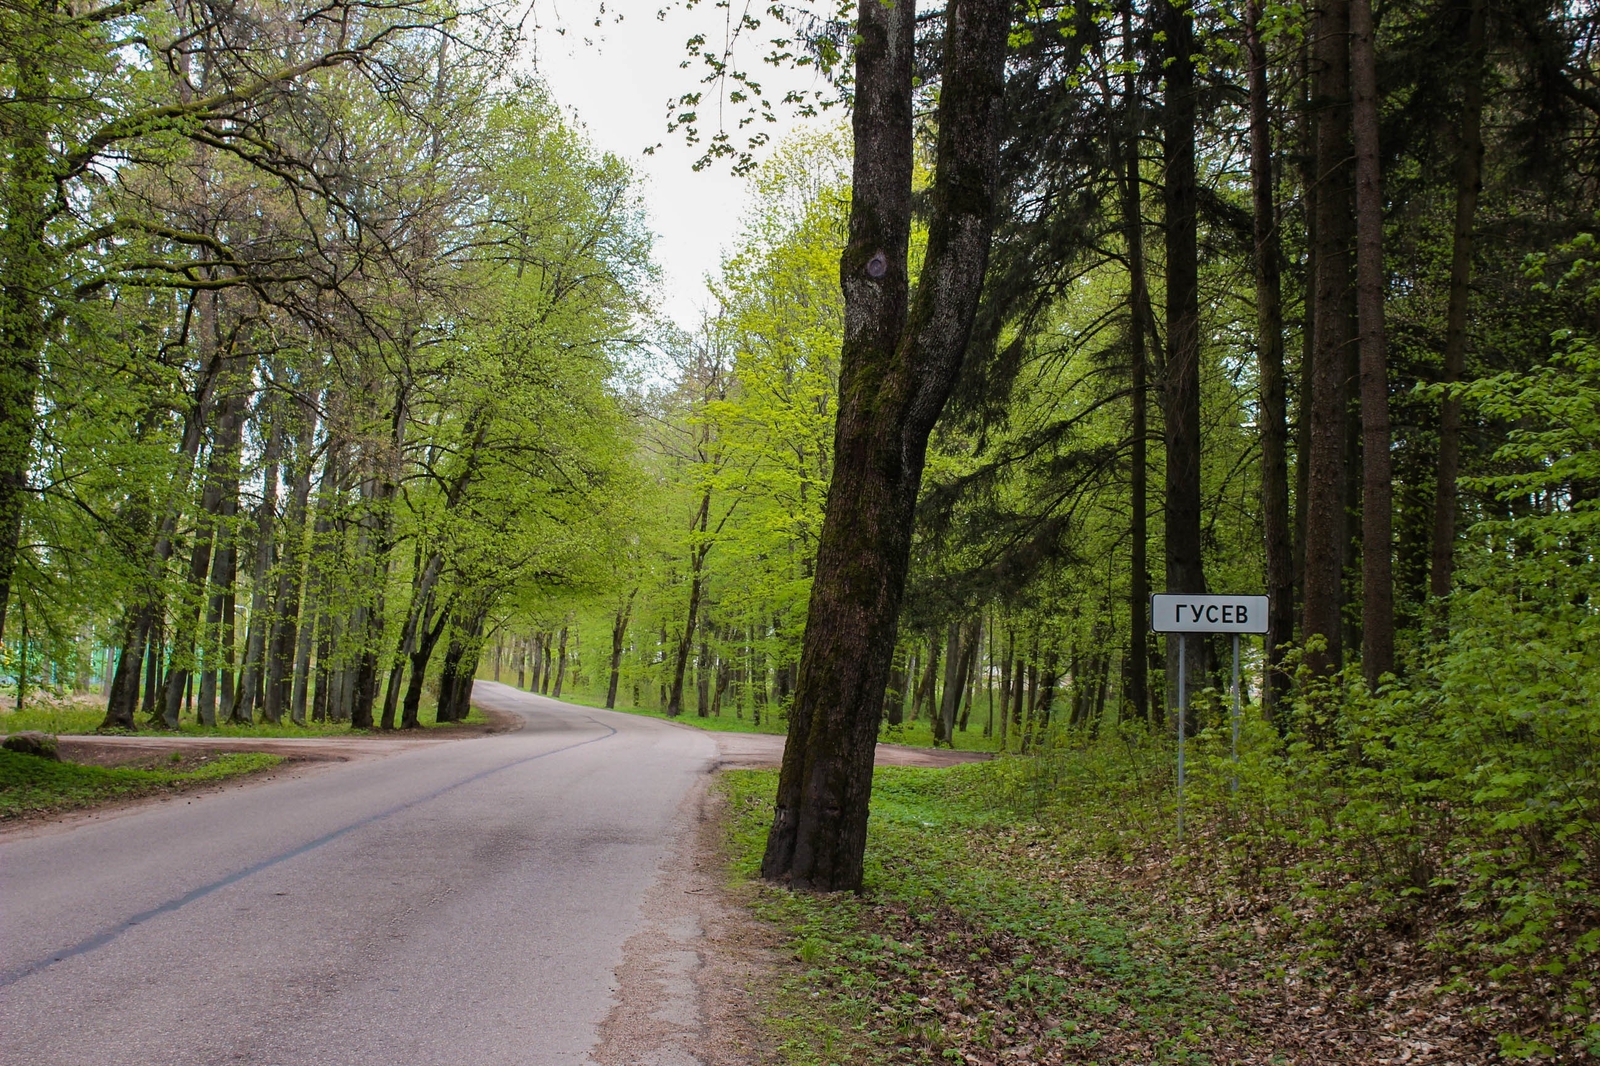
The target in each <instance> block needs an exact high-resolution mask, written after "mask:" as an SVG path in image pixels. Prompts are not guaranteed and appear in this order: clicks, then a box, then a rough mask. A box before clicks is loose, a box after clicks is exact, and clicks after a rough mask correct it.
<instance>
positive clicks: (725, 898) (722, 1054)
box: [590, 774, 782, 1066]
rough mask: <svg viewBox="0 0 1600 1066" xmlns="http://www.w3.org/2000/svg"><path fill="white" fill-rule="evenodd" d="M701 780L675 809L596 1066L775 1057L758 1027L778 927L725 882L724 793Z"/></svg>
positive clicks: (715, 1064)
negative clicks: (671, 839) (670, 840)
mask: <svg viewBox="0 0 1600 1066" xmlns="http://www.w3.org/2000/svg"><path fill="white" fill-rule="evenodd" d="M715 780H716V779H715V777H714V775H711V774H706V775H703V776H702V777H700V778H699V780H698V781H697V782H696V783H695V785H694V787H693V788H692V789H691V790H690V792H689V795H688V796H686V797H685V799H684V802H683V804H682V806H681V807H680V808H679V812H678V827H679V831H678V832H677V833H676V843H675V844H674V845H673V847H672V848H671V850H670V851H669V852H668V854H667V856H666V858H665V859H664V860H663V862H662V867H661V872H660V875H659V876H658V878H657V880H656V882H655V885H654V886H653V887H652V889H651V890H650V892H649V893H648V894H647V895H646V897H645V899H644V901H643V904H642V918H643V921H644V926H643V928H641V929H640V931H639V932H638V933H636V934H634V936H632V937H631V938H629V940H628V942H627V944H626V945H625V946H624V948H623V962H622V965H621V966H619V967H618V968H617V972H616V978H617V988H616V992H615V1006H614V1007H613V1008H612V1010H611V1013H610V1015H609V1016H608V1017H607V1018H606V1020H605V1022H604V1023H603V1024H602V1026H601V1029H600V1042H599V1044H598V1046H597V1047H596V1048H595V1050H594V1051H593V1052H592V1053H591V1059H590V1061H591V1063H592V1064H593V1066H749V1064H753V1063H764V1062H769V1061H772V1060H773V1058H774V1055H775V1047H774V1039H773V1037H772V1034H771V1030H770V1028H769V1027H768V1026H767V1025H765V1024H764V1016H765V1013H766V1007H765V1004H767V1003H768V1002H769V1001H770V999H771V997H772V994H773V991H774V989H775V988H776V977H775V974H777V972H778V971H779V969H780V967H781V965H782V962H781V959H780V956H779V952H778V948H779V945H780V943H781V938H780V937H779V935H778V933H777V931H776V930H775V929H773V928H772V927H771V926H769V925H767V924H766V923H764V922H761V921H760V920H759V919H757V918H755V917H753V916H752V915H751V914H750V913H749V911H748V910H747V908H746V907H745V905H744V903H743V901H741V900H740V899H739V898H738V889H737V887H736V886H734V885H732V884H730V882H729V878H728V850H727V825H728V803H727V798H726V796H724V795H723V793H722V792H721V790H719V789H717V788H716V787H715Z"/></svg>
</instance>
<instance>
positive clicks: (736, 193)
mask: <svg viewBox="0 0 1600 1066" xmlns="http://www.w3.org/2000/svg"><path fill="white" fill-rule="evenodd" d="M668 2H670V0H609V2H608V3H606V5H605V7H606V10H607V14H605V15H604V16H602V21H603V25H602V26H600V27H596V26H595V25H594V21H595V17H596V15H597V13H598V12H599V10H600V0H576V2H569V3H567V4H560V5H556V6H553V7H552V6H547V5H546V4H545V3H539V4H537V5H536V10H537V11H538V14H539V22H540V24H541V25H540V26H539V28H538V29H536V30H533V31H532V32H531V34H530V36H531V37H532V42H531V43H532V53H533V56H534V66H535V67H536V69H537V70H538V71H539V73H540V74H541V75H542V76H543V78H544V80H545V81H546V82H547V83H548V84H549V86H550V88H551V91H552V92H553V93H554V95H555V98H556V101H557V102H558V103H559V104H560V105H561V106H562V108H563V109H565V110H566V111H567V112H568V113H569V114H575V115H576V117H577V118H578V120H579V121H580V122H581V123H582V125H583V126H585V127H586V128H587V130H588V132H589V135H590V137H591V138H592V139H593V141H594V143H595V144H596V145H597V146H598V147H599V148H601V149H603V150H606V151H610V152H614V153H616V154H617V155H619V156H621V157H622V158H624V159H626V160H628V161H629V162H630V163H632V164H633V165H634V167H635V169H636V170H637V172H638V173H639V174H640V175H641V177H642V178H643V179H644V182H643V184H644V195H645V198H646V201H647V203H648V205H649V211H650V220H651V224H652V226H653V228H654V229H655V232H656V235H657V237H656V244H655V254H656V261H657V262H658V263H659V264H660V265H661V267H662V273H663V278H662V307H661V310H662V311H663V312H664V313H665V314H666V315H667V316H669V317H671V318H672V319H674V320H676V321H677V322H678V324H679V325H681V326H684V327H690V326H692V325H693V324H694V322H695V321H696V320H697V319H698V317H699V311H700V309H701V308H703V307H705V306H706V304H707V297H706V290H705V285H704V282H703V279H704V277H705V275H706V274H708V273H714V272H715V270H716V268H717V265H718V263H719V262H720V259H721V255H722V252H723V251H724V250H725V249H726V248H727V246H728V245H730V244H731V242H732V240H733V238H734V237H735V236H736V234H737V232H738V228H739V220H740V216H741V215H742V213H743V211H744V207H745V204H746V199H747V194H746V185H747V183H746V181H745V180H744V179H743V178H737V177H734V176H732V174H730V172H729V164H728V162H727V161H726V160H722V161H718V162H717V163H716V164H714V165H713V166H712V167H710V168H708V169H706V170H702V171H700V172H698V173H697V172H695V171H694V170H693V169H692V165H693V163H694V161H695V159H697V158H698V157H699V153H698V152H697V151H695V150H694V149H693V148H690V147H689V146H687V145H685V144H684V140H683V133H682V131H679V132H677V133H668V132H667V125H666V103H667V101H668V100H669V99H674V98H676V97H677V96H679V95H681V94H682V93H685V92H689V91H693V90H694V89H696V88H699V86H698V85H697V83H696V79H697V77H698V71H697V70H696V69H694V68H691V69H688V70H683V69H680V68H679V66H678V64H679V63H681V62H682V61H683V60H684V58H685V56H686V55H687V52H686V50H685V48H684V42H685V41H686V40H687V39H688V38H689V36H690V35H691V34H692V33H694V32H696V31H704V32H705V33H706V35H707V38H708V45H714V44H716V43H717V42H720V41H721V40H722V25H723V23H722V19H723V17H724V15H725V12H724V11H719V10H717V9H716V8H715V6H714V5H712V4H710V3H705V4H704V5H703V6H702V7H701V8H699V9H697V10H695V11H692V12H685V11H683V10H682V9H681V8H679V9H676V10H672V11H670V12H669V13H668V15H667V17H666V19H665V20H658V19H657V17H656V13H657V11H658V10H659V9H660V8H662V7H664V6H666V5H667V3H668ZM760 6H764V5H760ZM618 12H620V13H621V14H622V15H623V18H622V21H621V22H620V23H619V22H618V21H616V14H617V13H618ZM530 21H531V20H530ZM558 28H565V29H566V32H565V33H564V34H561V33H558V32H557V29H558ZM698 62H699V61H698V60H696V65H697V66H698ZM761 75H762V76H763V77H765V78H767V79H768V80H769V81H770V82H771V84H767V85H764V88H767V89H769V90H770V89H772V88H774V87H776V84H777V82H778V81H779V80H780V79H781V77H782V75H781V74H779V73H778V72H775V71H774V70H773V69H772V68H771V67H765V68H764V69H763V70H762V71H761ZM789 76H790V78H791V79H798V80H799V83H800V84H802V85H809V84H810V79H809V78H808V77H803V76H802V75H799V74H797V73H791V74H790V75H789ZM767 95H768V98H769V99H776V98H777V96H780V95H781V92H780V93H778V94H773V93H770V92H769V93H768V94H767ZM700 112H701V114H702V115H703V116H711V115H714V105H713V106H712V107H702V108H701V109H700ZM729 117H730V119H731V118H732V117H733V112H731V111H730V112H729ZM779 119H780V121H779V122H778V123H777V124H769V125H766V129H767V130H768V131H769V132H770V133H771V135H772V143H774V144H775V143H776V142H777V141H778V140H779V139H780V138H781V136H782V135H783V134H784V133H785V132H786V131H787V130H789V129H791V128H793V126H794V122H793V121H792V120H790V119H788V118H786V117H785V116H784V115H782V114H780V115H779ZM715 128H716V125H715V122H714V121H708V122H703V123H702V124H701V129H702V132H703V133H705V134H706V135H709V134H710V133H712V132H714V131H715ZM735 136H738V135H737V134H735ZM651 145H660V147H659V148H657V149H656V151H655V154H653V155H645V154H644V149H646V148H647V147H649V146H651Z"/></svg>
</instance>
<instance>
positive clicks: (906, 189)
mask: <svg viewBox="0 0 1600 1066" xmlns="http://www.w3.org/2000/svg"><path fill="white" fill-rule="evenodd" d="M1010 10H1011V6H1010V4H1009V3H1006V2H1004V0H955V2H953V3H951V4H950V5H949V6H948V7H947V8H946V16H945V22H946V27H945V44H944V72H943V78H942V83H941V88H940V104H939V112H938V116H937V120H936V122H937V126H938V131H939V133H938V147H937V151H936V155H935V165H934V182H933V189H932V194H931V197H930V208H931V211H930V217H929V224H928V240H927V251H926V255H925V258H924V261H923V267H922V274H921V278H920V283H919V285H918V287H917V294H916V302H915V305H914V306H913V307H910V308H909V309H908V307H907V299H908V288H909V286H908V280H909V279H908V278H907V245H908V241H909V237H910V228H911V171H912V160H913V152H912V107H911V95H912V77H911V72H912V67H913V58H914V52H915V36H916V35H915V27H916V15H915V11H914V5H913V4H911V3H901V4H896V5H894V6H892V7H891V6H888V5H884V4H864V5H862V6H861V7H860V9H859V11H860V14H859V22H858V44H857V50H856V97H855V115H854V123H853V124H854V137H855V166H854V173H853V177H852V198H851V206H850V229H849V242H848V244H847V245H846V247H845V251H844V254H843V255H842V256H841V258H840V264H839V276H840V282H841V285H842V286H843V289H844V295H845V331H844V333H845V335H844V343H843V346H842V352H841V357H840V375H839V413H838V423H837V426H836V429H835V434H834V468H833V479H832V484H831V487H830V488H829V491H828V503H827V508H826V511H825V515H824V518H823V523H822V533H821V537H820V541H819V545H818V551H817V563H816V577H815V580H814V581H813V583H812V586H811V601H810V605H809V609H808V614H807V620H806V631H805V637H804V640H803V643H802V649H801V656H800V671H799V677H798V682H797V685H796V691H795V697H794V700H793V703H792V705H791V709H790V712H789V739H788V744H787V746H786V747H785V749H784V758H783V768H782V770H781V772H780V775H779V781H778V796H777V804H776V810H775V813H774V815H773V823H772V831H771V833H770V834H769V835H768V837H767V850H766V855H765V856H764V858H763V860H762V873H763V875H764V876H766V877H768V878H771V879H774V880H781V881H785V882H788V883H789V884H791V885H794V886H796V887H810V888H816V889H821V890H832V889H859V888H860V887H861V873H862V857H863V855H864V853H865V850H866V834H867V804H868V800H869V797H870V794H871V789H872V757H873V750H874V747H875V744H876V741H877V733H878V716H879V712H880V711H881V709H882V706H883V693H884V685H885V682H886V681H887V679H888V673H889V663H890V660H891V659H892V657H893V655H894V645H895V625H896V622H897V619H898V616H899V612H900V601H901V596H902V594H903V592H904V588H905V575H906V566H907V562H908V560H909V555H910V547H911V527H912V519H913V515H914V512H915V508H916V502H917V493H918V490H919V488H920V487H921V484H922V467H923V462H924V460H925V458H926V454H927V442H928V434H929V433H930V432H931V431H932V429H933V424H934V422H935V420H936V419H937V418H938V417H939V412H940V411H942V410H943V409H944V405H945V401H946V400H947V399H948V398H949V395H950V390H951V388H952V387H953V386H954V384H955V381H956V377H957V375H958V374H959V372H960V369H961V360H962V356H963V354H964V353H965V349H966V345H967V339H968V336H969V335H970V333H971V329H972V319H973V315H974V313H975V311H976V309H977V304H978V296H979V291H980V289H981V287H982V284H983V275H984V269H985V266H986V265H987V262H988V255H989V243H990V234H991V228H992V215H993V213H994V200H995V179H996V172H997V170H998V145H999V129H1000V111H1001V103H1002V98H1003V95H1004V89H1005V75H1004V69H1005V54H1006V41H1007V35H1008V33H1009V30H1010V28H1011V20H1010Z"/></svg>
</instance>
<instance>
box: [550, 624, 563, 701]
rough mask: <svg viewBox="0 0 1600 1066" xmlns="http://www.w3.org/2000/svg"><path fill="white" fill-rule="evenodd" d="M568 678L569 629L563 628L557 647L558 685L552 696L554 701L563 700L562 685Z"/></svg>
mask: <svg viewBox="0 0 1600 1066" xmlns="http://www.w3.org/2000/svg"><path fill="white" fill-rule="evenodd" d="M566 678H567V627H566V626H562V627H561V637H560V642H559V643H558V644H557V645H556V684H555V688H554V690H553V691H551V693H550V696H551V698H552V699H558V700H559V699H560V698H561V685H562V682H564V681H565V680H566Z"/></svg>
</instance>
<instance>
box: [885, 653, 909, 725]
mask: <svg viewBox="0 0 1600 1066" xmlns="http://www.w3.org/2000/svg"><path fill="white" fill-rule="evenodd" d="M905 713H906V649H905V647H904V646H897V647H896V648H895V650H894V659H893V660H892V661H891V663H890V665H889V685H888V688H887V689H886V690H885V691H884V694H883V718H884V721H885V722H886V723H887V724H889V725H891V726H895V727H898V726H899V725H900V723H901V721H902V720H904V718H905Z"/></svg>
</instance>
